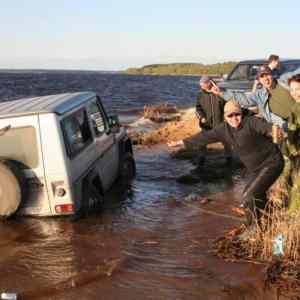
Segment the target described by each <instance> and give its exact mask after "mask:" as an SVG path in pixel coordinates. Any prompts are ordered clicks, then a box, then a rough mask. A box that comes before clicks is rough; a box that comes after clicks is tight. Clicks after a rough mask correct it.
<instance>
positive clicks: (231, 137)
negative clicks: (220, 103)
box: [184, 101, 284, 226]
mask: <svg viewBox="0 0 300 300" xmlns="http://www.w3.org/2000/svg"><path fill="white" fill-rule="evenodd" d="M273 126H275V125H272V124H271V123H267V122H266V121H265V120H263V119H261V118H257V117H254V116H249V117H248V116H247V117H243V116H242V111H241V107H240V105H239V104H238V103H237V102H234V101H228V102H227V103H226V104H225V106H224V122H223V123H221V124H220V125H219V126H217V127H216V128H214V129H212V130H209V131H205V132H201V133H200V134H197V135H195V136H193V137H191V138H188V139H186V140H184V144H185V145H189V144H192V145H195V144H196V146H197V148H198V147H199V149H201V148H203V147H204V146H206V145H207V144H210V143H215V142H222V143H223V144H225V143H226V144H229V145H231V146H232V150H233V151H234V152H236V154H237V155H238V156H239V158H240V160H241V161H242V163H243V164H244V165H245V167H246V168H247V171H248V176H247V177H248V180H247V184H246V187H245V189H244V191H243V194H242V205H243V207H245V208H246V225H247V226H250V225H251V224H253V221H254V219H253V217H254V218H256V221H258V224H259V221H260V217H261V213H260V210H263V209H265V207H266V205H267V195H266V192H267V190H268V189H269V187H270V186H271V185H272V184H273V183H274V182H275V180H276V179H277V178H278V177H279V175H280V174H281V172H282V170H283V167H284V160H283V157H282V154H281V152H280V150H279V148H278V146H277V145H276V144H274V143H273V142H272V138H271V137H272V127H273Z"/></svg>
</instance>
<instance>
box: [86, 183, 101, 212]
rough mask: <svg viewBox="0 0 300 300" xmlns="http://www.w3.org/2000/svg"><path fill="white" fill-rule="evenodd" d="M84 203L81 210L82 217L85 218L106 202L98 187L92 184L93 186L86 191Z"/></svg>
mask: <svg viewBox="0 0 300 300" xmlns="http://www.w3.org/2000/svg"><path fill="white" fill-rule="evenodd" d="M82 201H83V203H82V207H81V210H80V215H81V216H82V217H84V216H87V215H88V214H89V213H90V212H93V211H94V210H97V209H99V208H100V207H101V205H102V204H103V202H104V197H103V195H102V194H101V193H100V192H99V190H98V189H97V187H95V186H94V185H93V184H92V185H91V186H89V187H87V188H85V189H84V192H83V196H82Z"/></svg>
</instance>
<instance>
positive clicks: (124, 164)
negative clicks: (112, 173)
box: [120, 152, 136, 180]
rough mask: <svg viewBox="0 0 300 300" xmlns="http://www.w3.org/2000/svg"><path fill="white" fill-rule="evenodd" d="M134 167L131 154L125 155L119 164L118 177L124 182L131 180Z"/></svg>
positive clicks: (133, 174)
mask: <svg viewBox="0 0 300 300" xmlns="http://www.w3.org/2000/svg"><path fill="white" fill-rule="evenodd" d="M135 174H136V167H135V160H134V158H133V155H132V153H129V152H127V153H125V154H124V155H123V157H122V160H121V164H120V177H121V179H124V180H131V179H133V178H134V177H135Z"/></svg>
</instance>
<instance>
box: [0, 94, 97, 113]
mask: <svg viewBox="0 0 300 300" xmlns="http://www.w3.org/2000/svg"><path fill="white" fill-rule="evenodd" d="M94 97H96V93H93V92H79V93H65V94H57V95H48V96H41V97H34V98H22V99H19V100H13V101H6V102H0V118H4V117H12V116H23V115H32V114H42V113H55V114H58V115H62V114H64V113H66V112H68V111H70V110H72V109H73V108H75V107H77V106H79V105H81V104H82V103H84V102H86V101H88V100H90V99H91V98H94Z"/></svg>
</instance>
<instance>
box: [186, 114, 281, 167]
mask: <svg viewBox="0 0 300 300" xmlns="http://www.w3.org/2000/svg"><path fill="white" fill-rule="evenodd" d="M271 135H272V124H271V123H267V122H266V121H265V120H263V119H261V118H257V117H253V116H250V117H245V118H243V119H242V122H241V126H240V127H239V128H233V127H231V126H230V125H229V124H227V123H225V122H223V123H221V124H220V125H219V126H217V127H216V128H214V129H212V130H209V131H204V132H200V133H198V134H196V135H194V136H193V137H191V138H187V139H185V140H184V143H185V145H186V146H191V145H193V144H196V145H197V147H199V149H201V148H203V147H204V146H206V145H207V144H211V143H216V142H222V143H223V144H228V145H231V147H232V150H233V151H234V152H235V153H236V154H237V155H238V156H239V157H240V160H241V161H242V163H243V164H244V165H245V167H246V168H247V169H248V170H249V171H257V170H259V169H260V168H262V167H263V166H265V164H266V163H268V162H269V161H273V160H274V158H275V159H278V160H281V159H282V155H281V152H280V150H279V148H278V146H277V145H275V144H273V142H272V138H271Z"/></svg>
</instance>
